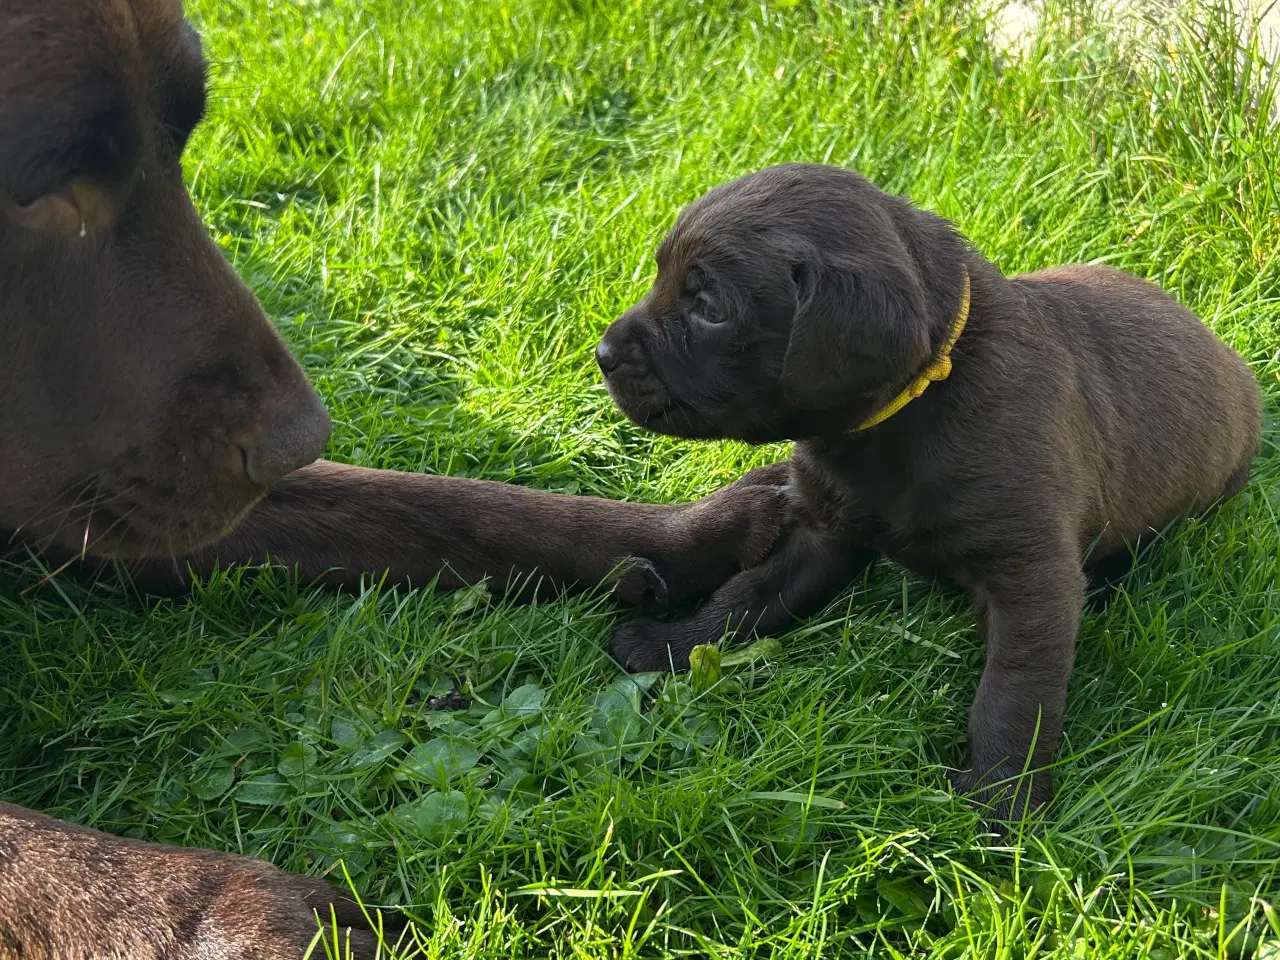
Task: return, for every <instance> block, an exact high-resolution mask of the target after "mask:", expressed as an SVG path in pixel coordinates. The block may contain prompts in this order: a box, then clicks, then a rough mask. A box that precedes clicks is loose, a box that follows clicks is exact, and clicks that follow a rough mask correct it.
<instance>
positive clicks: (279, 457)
mask: <svg viewBox="0 0 1280 960" xmlns="http://www.w3.org/2000/svg"><path fill="white" fill-rule="evenodd" d="M331 429H332V425H331V424H330V422H329V413H328V411H327V410H325V408H324V403H323V402H322V401H321V400H320V397H319V396H318V395H317V394H316V392H315V390H313V389H312V388H311V387H310V386H307V387H306V388H305V389H304V390H303V391H300V396H299V397H298V399H297V400H296V401H295V402H294V403H292V404H290V405H289V406H288V407H287V408H286V409H285V410H283V411H281V413H279V414H278V415H277V416H276V417H275V419H274V420H272V421H271V422H270V423H268V424H267V428H266V429H265V430H264V431H263V433H262V439H260V440H259V441H258V442H257V443H252V444H249V445H247V446H245V447H244V448H243V449H244V472H245V473H246V474H248V475H249V479H250V480H252V481H253V482H254V483H255V484H257V485H258V486H260V487H269V486H271V485H272V484H274V483H275V482H276V481H277V480H279V479H280V478H281V477H284V476H285V475H286V474H290V473H293V471H295V470H298V469H300V468H301V467H305V466H306V465H307V464H309V463H312V462H314V461H315V460H316V459H317V458H318V457H319V456H320V453H321V451H323V450H324V446H325V444H326V443H328V442H329V431H330V430H331Z"/></svg>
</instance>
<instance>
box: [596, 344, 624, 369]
mask: <svg viewBox="0 0 1280 960" xmlns="http://www.w3.org/2000/svg"><path fill="white" fill-rule="evenodd" d="M596 363H598V364H600V372H601V373H603V374H604V375H605V376H606V377H607V376H608V375H609V374H611V373H613V371H615V370H617V369H618V367H620V366H621V365H622V351H621V350H619V349H618V348H617V347H615V346H614V345H613V344H611V343H610V342H609V341H608V340H601V341H600V345H599V346H598V347H596Z"/></svg>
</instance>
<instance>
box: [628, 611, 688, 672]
mask: <svg viewBox="0 0 1280 960" xmlns="http://www.w3.org/2000/svg"><path fill="white" fill-rule="evenodd" d="M669 629H670V628H669V626H668V625H667V624H664V623H659V622H658V621H657V620H644V619H641V620H632V621H630V622H628V623H624V624H623V625H622V626H620V627H618V628H617V629H616V630H614V631H613V636H612V637H611V638H610V639H609V652H610V653H611V654H612V655H613V659H615V660H617V661H618V663H620V664H621V665H622V667H623V669H625V670H626V671H627V672H628V673H650V672H654V671H660V672H670V671H671V670H672V669H673V668H674V669H676V670H684V669H686V668H688V666H689V651H688V650H684V651H682V650H681V649H680V648H679V647H673V646H671V645H670V644H669V643H668V642H667V638H666V634H667V631H668V630H669Z"/></svg>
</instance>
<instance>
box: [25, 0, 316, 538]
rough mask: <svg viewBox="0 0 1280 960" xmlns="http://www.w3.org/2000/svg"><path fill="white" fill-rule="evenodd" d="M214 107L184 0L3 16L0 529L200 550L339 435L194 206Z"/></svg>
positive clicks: (64, 3)
mask: <svg viewBox="0 0 1280 960" xmlns="http://www.w3.org/2000/svg"><path fill="white" fill-rule="evenodd" d="M204 106H205V66H204V61H203V58H202V56H201V51H200V43H199V40H198V38H197V36H196V34H195V32H194V31H193V30H192V28H191V27H190V26H189V25H188V23H187V22H186V21H185V20H184V19H183V15H182V10H181V7H180V5H179V0H5V2H4V3H3V4H0V529H8V530H9V531H13V530H21V531H22V532H23V533H24V534H25V535H29V536H30V537H32V538H34V539H36V540H37V541H38V542H48V543H50V544H54V543H57V544H59V545H61V546H64V547H65V546H69V547H72V548H74V549H76V550H77V551H80V550H82V549H86V548H87V549H88V551H89V552H92V553H95V554H98V555H102V556H130V555H138V554H146V553H167V552H169V551H171V550H174V551H177V550H186V549H189V548H192V547H195V546H197V545H199V544H201V543H204V542H207V541H209V540H211V539H213V538H215V537H217V536H218V535H220V534H221V533H223V532H224V531H226V530H227V529H228V528H229V527H230V526H231V525H232V524H233V523H234V522H235V521H236V520H237V518H239V517H240V516H241V515H242V514H243V513H244V512H245V511H246V510H247V509H248V508H249V507H250V506H251V505H252V504H253V503H254V502H255V501H256V500H257V499H258V498H259V497H261V495H262V494H263V492H264V491H265V489H266V488H267V486H268V485H269V484H271V483H272V482H273V481H274V480H276V479H278V478H279V477H280V476H282V475H283V474H284V473H286V472H289V471H291V470H293V469H295V468H296V467H299V466H302V465H304V464H306V463H308V462H310V461H311V460H313V459H315V457H316V456H318V455H319V453H320V450H321V448H322V447H323V446H324V444H325V442H326V441H327V439H328V435H329V420H328V416H327V415H326V413H325V411H324V407H323V405H322V404H321V402H320V400H319V398H318V397H317V396H316V395H315V393H314V392H313V391H312V389H311V388H310V386H308V384H307V382H306V380H305V378H304V377H303V374H302V371H301V370H300V369H299V367H298V366H297V364H295V363H294V361H293V360H292V359H291V358H290V356H289V354H288V352H287V350H286V349H285V347H284V345H283V343H282V342H281V340H280V338H279V337H278V336H277V334H276V332H275V330H274V329H273V327H272V325H271V324H270V322H269V321H268V320H267V318H266V316H265V315H264V314H263V312H262V310H261V308H260V307H259V306H258V304H257V302H256V301H255V299H254V297H253V296H252V294H251V293H250V292H249V291H248V290H247V289H246V288H245V286H244V285H243V284H242V283H241V282H240V281H239V279H238V278H237V277H236V275H235V273H234V272H233V271H232V269H231V268H230V266H229V265H228V263H227V262H226V260H225V259H224V257H223V256H222V254H221V252H220V251H219V250H218V249H217V247H216V246H215V245H214V244H213V243H212V241H211V240H210V238H209V237H208V235H207V234H206V232H205V230H204V228H203V226H202V225H201V223H200V219H199V217H198V216H197V214H196V211H195V209H194V208H193V206H192V204H191V201H190V199H189V197H188V195H187V192H186V188H185V186H184V184H183V179H182V168H181V165H180V158H181V155H182V152H183V148H184V146H185V145H186V141H187V138H188V137H189V135H190V134H191V132H192V128H193V127H195V125H196V124H197V123H198V122H199V120H200V118H201V116H202V114H203V112H204Z"/></svg>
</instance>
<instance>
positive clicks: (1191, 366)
mask: <svg viewBox="0 0 1280 960" xmlns="http://www.w3.org/2000/svg"><path fill="white" fill-rule="evenodd" d="M1013 282H1014V283H1016V284H1017V285H1018V286H1020V287H1021V288H1022V289H1023V291H1024V292H1025V294H1026V296H1027V298H1028V301H1029V303H1030V304H1032V305H1033V306H1038V307H1039V312H1040V314H1041V317H1042V319H1043V320H1044V321H1045V323H1046V324H1047V326H1048V327H1049V330H1050V333H1051V335H1053V336H1055V337H1056V338H1058V339H1060V341H1061V343H1062V345H1063V346H1064V347H1065V348H1066V353H1067V355H1069V356H1070V357H1072V358H1073V362H1074V363H1075V366H1076V370H1075V373H1076V378H1077V382H1078V383H1079V386H1080V390H1081V392H1082V396H1081V398H1080V399H1081V401H1082V408H1083V409H1085V410H1087V411H1088V416H1089V419H1090V421H1091V422H1090V424H1089V425H1088V426H1089V427H1090V428H1091V429H1092V431H1094V432H1095V433H1096V437H1097V441H1098V443H1099V446H1100V451H1099V452H1100V457H1101V462H1100V464H1099V466H1100V471H1099V473H1100V475H1099V477H1098V487H1099V491H1100V497H1101V501H1102V502H1101V503H1100V504H1099V507H1100V514H1101V515H1100V516H1098V517H1097V518H1096V519H1097V520H1098V521H1099V523H1100V525H1101V527H1102V528H1103V529H1105V534H1104V539H1105V540H1111V539H1112V537H1113V536H1117V537H1126V538H1128V537H1134V536H1138V535H1140V534H1142V533H1145V532H1147V531H1148V530H1149V529H1150V528H1155V529H1159V528H1160V527H1162V526H1163V525H1164V524H1166V523H1168V522H1169V521H1172V520H1173V519H1175V518H1177V517H1178V516H1180V515H1182V514H1184V513H1187V512H1194V511H1197V510H1201V509H1203V508H1205V507H1207V506H1208V505H1209V504H1211V503H1212V502H1213V501H1214V500H1216V499H1217V498H1218V497H1220V496H1222V495H1224V494H1225V495H1233V494H1235V493H1237V492H1239V488H1240V487H1241V486H1243V484H1244V481H1245V479H1246V478H1247V476H1248V469H1249V464H1250V462H1251V461H1252V460H1253V456H1254V454H1255V453H1256V452H1257V449H1258V444H1259V438H1260V434H1261V429H1262V397H1261V391H1260V390H1259V388H1258V384H1257V381H1256V380H1255V379H1254V377H1253V374H1252V372H1251V371H1250V370H1249V367H1248V366H1247V365H1246V364H1245V362H1244V360H1243V358H1241V356H1240V355H1239V354H1238V353H1236V352H1235V351H1234V350H1232V349H1231V348H1230V347H1228V346H1227V345H1226V344H1225V343H1223V342H1222V341H1221V340H1219V339H1218V338H1217V337H1216V336H1215V335H1214V334H1213V333H1212V331H1210V330H1209V328H1208V327H1206V326H1205V325H1204V324H1203V323H1202V322H1201V321H1200V319H1199V318H1198V317H1197V316H1196V315H1195V314H1194V313H1192V312H1191V311H1190V310H1187V309H1186V308H1185V307H1183V306H1182V305H1181V304H1179V303H1178V302H1177V301H1176V300H1174V299H1173V298H1172V297H1170V296H1169V295H1168V294H1167V293H1165V292H1164V291H1163V290H1161V289H1160V288H1159V287H1157V286H1156V285H1155V284H1152V283H1149V282H1147V281H1146V280H1140V279H1139V278H1137V277H1135V276H1132V275H1131V274H1128V273H1124V272H1123V271H1120V270H1116V269H1113V268H1111V267H1103V266H1084V265H1073V266H1065V267H1057V268H1054V269H1050V270H1041V271H1037V272H1035V273H1030V274H1024V275H1023V276H1021V277H1017V278H1014V279H1013ZM1099 532H1102V531H1099Z"/></svg>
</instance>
